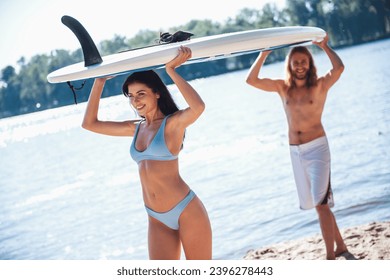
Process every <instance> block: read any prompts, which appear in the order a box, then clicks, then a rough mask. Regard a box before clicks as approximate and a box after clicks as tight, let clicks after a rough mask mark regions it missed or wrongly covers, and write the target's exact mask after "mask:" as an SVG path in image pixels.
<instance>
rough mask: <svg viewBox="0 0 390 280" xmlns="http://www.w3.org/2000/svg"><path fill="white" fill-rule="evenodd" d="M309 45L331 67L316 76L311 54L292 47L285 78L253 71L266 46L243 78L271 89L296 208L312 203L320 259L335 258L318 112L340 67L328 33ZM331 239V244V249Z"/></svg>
mask: <svg viewBox="0 0 390 280" xmlns="http://www.w3.org/2000/svg"><path fill="white" fill-rule="evenodd" d="M313 44H315V45H317V46H319V47H320V48H322V49H323V50H324V51H325V53H326V54H327V55H328V57H329V59H330V61H331V63H332V69H331V70H330V71H329V72H328V73H327V74H326V75H325V76H322V77H317V70H316V67H315V65H314V61H313V57H312V55H311V53H310V52H309V50H308V49H307V48H306V47H302V46H299V47H295V48H293V49H292V50H291V51H290V53H289V55H288V56H287V58H286V80H273V79H267V78H260V77H259V73H260V69H261V67H262V65H263V64H264V61H265V60H266V58H267V56H268V55H269V53H270V51H263V52H261V53H260V54H259V57H258V58H257V60H256V61H255V62H254V64H253V65H252V67H251V69H250V70H249V74H248V76H247V79H246V82H247V83H248V84H249V85H251V86H254V87H256V88H258V89H261V90H263V91H269V92H277V93H278V94H279V96H280V97H281V99H282V102H283V107H284V110H285V113H286V117H287V122H288V128H289V132H288V136H289V143H290V152H291V153H290V154H291V161H292V165H293V171H294V178H295V182H296V185H297V190H298V197H299V201H300V207H301V209H311V208H314V207H315V208H316V210H317V213H318V218H319V222H320V227H321V232H322V236H323V239H324V242H325V247H326V258H327V259H332V260H333V259H335V258H336V257H337V256H339V255H341V254H343V253H345V252H347V247H346V245H345V243H344V241H343V238H342V237H341V234H340V231H339V229H338V227H337V224H336V220H335V217H334V215H333V213H332V211H331V210H330V207H332V206H333V197H332V190H331V187H330V152H329V145H328V142H327V138H326V134H325V130H324V127H323V126H322V123H321V116H322V112H323V109H324V105H325V100H326V96H327V93H328V90H329V89H330V88H331V87H332V86H333V85H334V83H336V81H337V80H338V79H339V77H340V76H341V73H342V72H343V70H344V65H343V62H342V61H341V59H340V57H339V56H338V55H337V54H336V53H335V52H334V51H333V50H332V49H331V48H330V47H329V46H328V35H326V36H325V38H324V39H323V40H322V41H321V42H313ZM334 243H336V249H335V248H334Z"/></svg>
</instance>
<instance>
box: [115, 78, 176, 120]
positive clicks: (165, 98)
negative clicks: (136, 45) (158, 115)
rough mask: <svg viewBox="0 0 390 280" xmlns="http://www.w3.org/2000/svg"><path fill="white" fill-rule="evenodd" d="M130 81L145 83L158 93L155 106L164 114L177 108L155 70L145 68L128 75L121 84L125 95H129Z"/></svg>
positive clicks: (173, 111) (168, 113)
mask: <svg viewBox="0 0 390 280" xmlns="http://www.w3.org/2000/svg"><path fill="white" fill-rule="evenodd" d="M132 83H141V84H145V85H146V86H147V87H149V88H151V89H152V91H153V93H159V95H160V98H159V99H158V100H157V106H158V108H159V109H160V111H161V112H162V113H163V114H164V115H165V116H168V115H170V114H173V113H175V112H176V111H178V110H179V108H178V107H177V105H176V103H175V101H174V100H173V98H172V96H171V94H170V92H169V90H168V88H167V86H166V85H165V84H164V83H163V81H162V80H161V78H160V76H159V75H158V74H157V73H156V72H155V71H153V70H146V71H140V72H134V73H132V74H131V75H130V76H128V77H127V79H126V81H125V82H124V83H123V85H122V93H123V94H124V95H125V96H126V97H128V96H129V92H128V86H129V85H130V84H132Z"/></svg>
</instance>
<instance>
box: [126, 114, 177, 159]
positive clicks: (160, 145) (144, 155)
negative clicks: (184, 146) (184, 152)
mask: <svg viewBox="0 0 390 280" xmlns="http://www.w3.org/2000/svg"><path fill="white" fill-rule="evenodd" d="M167 118H168V116H166V117H165V118H164V120H163V121H162V122H161V125H160V128H159V129H158V130H157V133H156V135H155V136H154V138H153V140H152V142H151V143H150V144H149V146H148V147H147V148H146V149H145V150H144V151H142V152H141V151H138V150H137V148H136V147H135V143H136V142H137V136H138V131H139V126H140V124H141V122H140V123H138V124H137V127H136V130H135V135H134V138H133V142H132V143H131V146H130V155H131V157H132V158H133V160H134V161H136V162H137V163H139V162H140V161H142V160H159V161H166V160H175V159H177V158H178V156H177V155H176V156H175V155H172V153H171V152H170V151H169V150H168V147H167V144H166V143H165V137H164V131H165V123H166V122H167Z"/></svg>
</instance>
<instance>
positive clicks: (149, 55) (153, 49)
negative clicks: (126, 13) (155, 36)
mask: <svg viewBox="0 0 390 280" xmlns="http://www.w3.org/2000/svg"><path fill="white" fill-rule="evenodd" d="M69 18H70V17H69ZM71 19H72V20H74V19H73V18H71ZM77 23H78V22H77ZM78 24H79V23H78ZM80 26H81V25H80ZM72 31H73V30H72ZM73 32H74V31H73ZM85 32H86V31H85ZM75 34H76V33H75ZM84 35H86V36H89V35H88V33H86V34H82V35H79V34H76V36H77V37H78V39H79V41H80V43H81V44H82V41H81V38H80V37H83V36H84ZM325 35H326V33H325V31H324V30H322V29H321V28H317V27H307V26H289V27H274V28H265V29H256V30H249V31H241V32H232V33H226V34H220V35H213V36H206V37H201V38H195V39H190V40H186V41H182V42H176V43H168V44H161V45H155V46H149V47H145V48H140V49H135V50H129V51H125V52H121V53H116V54H112V55H107V56H104V57H102V58H100V56H99V54H97V55H98V56H99V59H98V60H96V61H95V62H92V63H94V64H92V65H88V66H86V64H87V63H85V62H80V63H76V64H73V65H70V66H66V67H63V68H61V69H58V70H56V71H54V72H51V73H50V74H49V75H48V76H47V80H48V81H49V82H50V83H61V82H67V81H75V80H83V79H89V78H95V77H101V76H107V75H118V74H123V73H127V72H130V71H134V70H140V69H152V68H157V67H160V66H163V65H164V64H165V63H167V62H168V61H170V60H171V59H173V58H174V57H175V56H176V55H177V53H178V48H179V47H180V46H182V45H183V46H187V47H189V48H191V50H192V58H191V60H190V61H188V63H191V62H197V61H203V60H204V59H208V58H220V57H227V56H230V55H237V54H242V53H246V52H251V51H255V50H269V49H276V48H281V47H286V46H290V45H297V44H304V43H309V42H312V41H321V40H322V39H323V38H324V37H325ZM88 39H89V41H90V42H89V43H91V42H92V44H93V46H90V47H91V48H95V49H96V47H95V45H94V43H93V41H92V39H90V37H89V38H88ZM82 47H83V52H84V59H85V57H86V52H88V51H89V50H88V47H87V50H85V48H84V46H83V45H82ZM95 51H96V52H97V50H95ZM89 64H91V63H89Z"/></svg>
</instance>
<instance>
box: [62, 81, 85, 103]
mask: <svg viewBox="0 0 390 280" xmlns="http://www.w3.org/2000/svg"><path fill="white" fill-rule="evenodd" d="M85 82H86V81H84V82H83V83H82V84H81V86H80V87H78V88H76V87H74V85H72V84H71V83H70V82H69V81H68V82H66V83H67V84H68V86H69V88H70V90H71V91H72V93H73V99H74V104H77V96H76V90H81V89H82V88H83V87H84V85H85Z"/></svg>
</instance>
